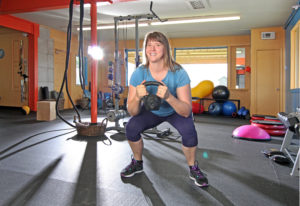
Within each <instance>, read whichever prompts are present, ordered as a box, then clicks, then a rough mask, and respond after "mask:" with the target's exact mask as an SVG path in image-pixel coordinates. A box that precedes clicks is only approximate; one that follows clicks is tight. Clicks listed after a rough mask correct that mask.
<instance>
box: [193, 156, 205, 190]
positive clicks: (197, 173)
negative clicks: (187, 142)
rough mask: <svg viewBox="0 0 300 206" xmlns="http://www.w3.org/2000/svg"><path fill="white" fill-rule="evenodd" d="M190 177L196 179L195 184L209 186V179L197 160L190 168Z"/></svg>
mask: <svg viewBox="0 0 300 206" xmlns="http://www.w3.org/2000/svg"><path fill="white" fill-rule="evenodd" d="M190 178H191V179H192V180H194V182H195V185H197V186H199V187H207V186H208V180H207V178H206V177H205V176H204V174H203V173H202V172H201V170H200V169H199V167H198V162H197V161H195V165H194V166H192V167H191V168H190Z"/></svg>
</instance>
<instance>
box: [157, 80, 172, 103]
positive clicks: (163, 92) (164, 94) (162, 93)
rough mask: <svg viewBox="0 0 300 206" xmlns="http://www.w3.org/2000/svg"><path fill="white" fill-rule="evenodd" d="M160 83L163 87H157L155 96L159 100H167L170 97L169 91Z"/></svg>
mask: <svg viewBox="0 0 300 206" xmlns="http://www.w3.org/2000/svg"><path fill="white" fill-rule="evenodd" d="M160 83H162V84H163V85H159V86H158V88H157V92H156V95H157V96H158V97H160V98H161V99H164V100H167V99H168V98H169V96H170V92H169V89H168V87H167V86H166V85H165V84H164V83H163V82H160Z"/></svg>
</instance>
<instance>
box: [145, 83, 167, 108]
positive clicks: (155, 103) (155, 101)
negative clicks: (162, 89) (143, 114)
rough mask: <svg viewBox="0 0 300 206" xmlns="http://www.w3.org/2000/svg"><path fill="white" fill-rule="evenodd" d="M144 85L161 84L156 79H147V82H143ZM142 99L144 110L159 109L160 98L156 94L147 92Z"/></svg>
mask: <svg viewBox="0 0 300 206" xmlns="http://www.w3.org/2000/svg"><path fill="white" fill-rule="evenodd" d="M144 85H145V86H146V87H147V86H150V85H154V86H159V85H163V84H162V83H160V82H156V81H148V82H144ZM143 101H144V106H145V108H146V110H148V111H151V110H159V108H160V104H161V98H160V97H158V96H156V95H155V94H149V95H147V96H145V97H144V98H143Z"/></svg>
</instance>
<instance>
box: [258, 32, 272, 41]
mask: <svg viewBox="0 0 300 206" xmlns="http://www.w3.org/2000/svg"><path fill="white" fill-rule="evenodd" d="M261 39H275V32H261Z"/></svg>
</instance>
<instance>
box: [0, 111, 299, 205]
mask: <svg viewBox="0 0 300 206" xmlns="http://www.w3.org/2000/svg"><path fill="white" fill-rule="evenodd" d="M99 114H102V115H99V121H101V120H102V119H103V118H104V115H103V114H104V113H103V112H102V113H101V112H99ZM62 115H63V116H64V117H65V118H66V119H68V120H69V121H71V122H72V119H73V118H72V116H73V113H72V112H71V111H63V112H62ZM82 117H83V118H87V120H86V121H88V122H89V121H90V120H89V118H90V114H89V112H88V111H83V112H82ZM122 121H123V120H122ZM122 121H120V123H121V124H122ZM195 124H196V127H197V132H198V138H199V145H198V150H197V159H198V161H199V165H200V167H201V168H202V170H203V171H204V172H205V173H206V175H207V177H208V180H209V183H210V186H209V187H208V188H199V187H197V186H195V185H194V183H193V181H191V180H190V179H189V176H188V167H187V165H186V162H185V158H184V156H183V154H182V151H181V144H180V137H178V135H177V134H176V131H174V130H173V128H171V127H170V125H168V124H166V123H165V124H162V125H160V126H159V127H158V129H165V128H171V129H172V131H174V133H173V135H172V136H169V138H157V137H152V138H149V137H147V138H145V140H144V144H145V149H144V173H140V174H137V175H135V176H134V177H132V178H127V179H122V178H121V177H120V171H121V170H122V169H123V168H124V167H125V166H126V165H127V164H128V163H129V161H130V158H131V150H130V148H129V145H128V144H127V142H126V139H125V136H124V135H123V134H119V133H117V132H116V131H109V132H106V137H99V138H94V137H79V136H77V135H76V134H77V132H76V131H75V130H74V129H73V128H71V127H70V126H68V125H67V124H66V123H64V122H63V121H61V120H60V119H59V118H57V119H56V120H54V121H50V122H41V121H36V116H35V113H30V114H29V115H27V116H25V115H23V114H22V113H21V111H19V110H17V109H11V108H0V126H1V128H0V190H1V193H0V205H30V206H32V205H33V206H65V205H66V206H67V205H101V206H107V205H113V206H114V205H125V206H134V205H136V206H143V205H155V206H157V205H172V206H173V205H179V206H182V205H186V206H193V205H204V206H210V205H236V206H248V205H249V206H250V205H251V206H252V205H255V206H277V205H278V206H279V205H280V206H282V205H291V206H292V205H295V206H298V205H299V177H293V176H290V172H291V165H290V166H283V165H279V164H277V163H275V162H273V161H272V160H270V159H268V158H266V157H265V156H264V155H263V154H262V153H261V151H262V150H265V149H271V148H275V149H279V148H280V145H281V142H282V139H283V138H282V137H274V138H273V139H272V140H271V141H267V142H257V141H246V140H240V139H234V138H232V137H231V134H232V131H233V130H234V129H235V128H236V127H238V126H240V125H244V124H249V121H247V120H240V119H233V118H228V117H213V116H209V115H198V116H195ZM109 126H114V123H109Z"/></svg>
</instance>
